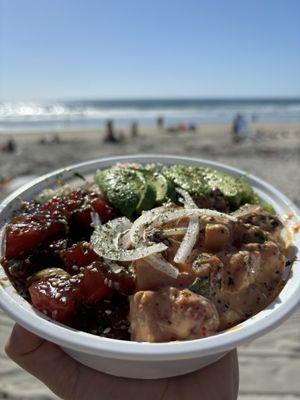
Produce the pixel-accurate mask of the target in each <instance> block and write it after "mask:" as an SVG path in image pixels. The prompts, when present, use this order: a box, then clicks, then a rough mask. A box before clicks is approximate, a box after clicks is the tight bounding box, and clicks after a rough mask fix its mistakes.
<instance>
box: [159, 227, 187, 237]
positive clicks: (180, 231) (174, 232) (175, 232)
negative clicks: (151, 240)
mask: <svg viewBox="0 0 300 400" xmlns="http://www.w3.org/2000/svg"><path fill="white" fill-rule="evenodd" d="M186 231H187V227H185V226H178V227H176V228H170V229H164V230H163V231H162V233H163V234H164V235H165V236H167V237H168V236H182V235H185V234H186Z"/></svg>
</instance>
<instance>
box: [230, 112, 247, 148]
mask: <svg viewBox="0 0 300 400" xmlns="http://www.w3.org/2000/svg"><path fill="white" fill-rule="evenodd" d="M231 132H232V139H233V143H239V142H241V141H242V140H244V139H246V138H247V136H248V130H247V123H246V120H245V118H244V116H243V115H242V114H237V115H236V116H235V117H234V119H233V122H232V129H231Z"/></svg>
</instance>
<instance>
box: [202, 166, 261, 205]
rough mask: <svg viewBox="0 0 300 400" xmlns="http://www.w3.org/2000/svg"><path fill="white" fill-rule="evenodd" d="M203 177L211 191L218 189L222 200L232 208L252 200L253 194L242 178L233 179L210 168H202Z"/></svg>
mask: <svg viewBox="0 0 300 400" xmlns="http://www.w3.org/2000/svg"><path fill="white" fill-rule="evenodd" d="M203 176H204V179H205V180H206V181H207V184H208V185H209V186H210V187H211V189H216V188H217V189H219V190H220V192H221V193H222V194H223V196H224V198H225V199H226V200H227V201H228V203H229V204H230V205H231V206H232V207H234V208H237V207H239V206H240V205H241V204H244V203H247V202H251V201H253V199H254V192H253V190H252V188H251V186H250V185H249V184H248V183H247V182H246V180H245V179H244V178H243V177H240V178H235V177H234V176H231V175H228V174H226V173H224V172H222V171H219V170H215V169H211V168H203Z"/></svg>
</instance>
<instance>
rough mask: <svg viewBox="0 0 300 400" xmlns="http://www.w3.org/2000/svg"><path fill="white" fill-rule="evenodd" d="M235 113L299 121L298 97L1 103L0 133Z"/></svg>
mask: <svg viewBox="0 0 300 400" xmlns="http://www.w3.org/2000/svg"><path fill="white" fill-rule="evenodd" d="M237 113H241V114H243V115H244V117H245V118H246V120H247V121H248V122H251V121H255V122H269V123H279V122H285V123H286V122H296V123H298V122H300V98H299V99H283V98H282V99H280V98H277V99H169V100H168V99H152V100H82V101H79V100H77V101H52V102H14V103H13V102H0V133H18V132H26V131H28V132H31V131H37V130H38V131H52V130H61V129H89V128H97V127H101V126H103V125H104V124H105V121H107V120H108V119H112V120H114V122H115V125H116V126H117V127H126V126H128V125H129V124H130V123H131V122H133V121H136V122H138V123H139V124H143V125H154V124H155V123H156V119H157V117H158V116H160V117H163V118H164V121H165V124H166V125H174V124H178V123H185V124H189V123H192V124H196V125H198V126H199V125H201V124H223V123H229V122H231V121H232V119H233V118H234V116H235V115H236V114H237Z"/></svg>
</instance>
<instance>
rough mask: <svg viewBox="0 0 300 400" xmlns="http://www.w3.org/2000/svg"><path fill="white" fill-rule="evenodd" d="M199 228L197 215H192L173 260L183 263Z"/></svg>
mask: <svg viewBox="0 0 300 400" xmlns="http://www.w3.org/2000/svg"><path fill="white" fill-rule="evenodd" d="M199 229H200V222H199V218H198V217H192V218H191V219H190V222H189V225H188V227H187V231H186V234H185V235H184V237H183V239H182V242H181V243H180V246H179V248H178V250H177V252H176V254H175V257H174V262H176V263H183V262H185V260H186V259H187V258H188V256H189V255H190V253H191V251H192V250H193V248H194V246H195V243H196V240H197V237H198V234H199Z"/></svg>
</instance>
